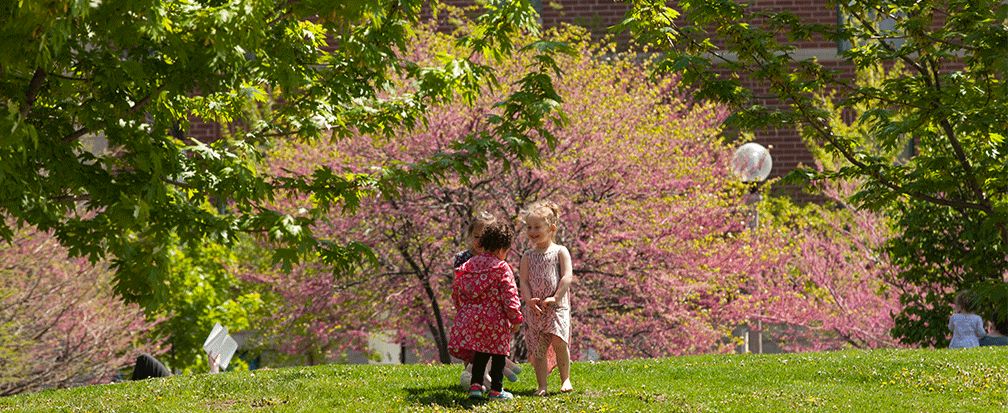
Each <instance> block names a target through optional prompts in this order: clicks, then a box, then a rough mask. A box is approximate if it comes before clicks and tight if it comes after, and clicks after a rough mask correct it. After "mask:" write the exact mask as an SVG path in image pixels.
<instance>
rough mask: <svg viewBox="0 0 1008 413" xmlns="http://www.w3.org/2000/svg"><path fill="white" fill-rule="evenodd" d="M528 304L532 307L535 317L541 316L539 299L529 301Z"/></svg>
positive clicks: (540, 300) (541, 310)
mask: <svg viewBox="0 0 1008 413" xmlns="http://www.w3.org/2000/svg"><path fill="white" fill-rule="evenodd" d="M529 304H530V305H531V306H532V311H535V313H536V314H537V315H542V313H543V309H542V299H541V298H532V299H530V300H529Z"/></svg>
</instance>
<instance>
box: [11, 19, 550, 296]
mask: <svg viewBox="0 0 1008 413" xmlns="http://www.w3.org/2000/svg"><path fill="white" fill-rule="evenodd" d="M425 5H428V6H431V7H432V8H433V9H435V10H437V9H439V2H436V1H435V2H424V1H419V0H385V1H340V2H328V1H297V0H295V1H288V0H248V1H218V0H205V1H204V0H194V1H163V0H127V1H104V2H101V1H68V2H37V1H27V2H5V3H3V5H0V131H2V132H0V213H2V214H4V215H7V216H9V217H11V218H13V219H14V222H16V223H17V224H15V225H14V226H17V225H22V224H25V223H27V224H30V225H34V226H36V227H38V228H39V229H40V230H43V231H53V232H54V234H55V236H56V237H57V238H58V239H59V241H60V242H61V243H62V244H63V245H65V246H66V247H67V248H68V250H69V251H70V253H71V254H72V255H73V256H86V257H88V258H90V259H91V260H98V259H101V258H103V257H109V258H111V260H112V262H113V264H114V267H115V269H116V279H115V288H116V292H117V293H118V294H120V295H121V296H123V297H124V298H125V299H126V300H128V301H130V302H137V303H140V304H141V305H142V306H144V308H148V309H149V308H158V307H159V306H160V305H161V304H162V303H165V302H167V301H169V300H170V298H169V293H175V292H177V290H172V289H173V288H181V285H176V284H173V282H169V281H167V280H168V278H169V277H170V275H169V269H170V262H171V259H172V255H171V254H172V253H173V251H175V249H174V248H173V246H174V245H176V244H178V245H182V246H187V245H198V244H202V243H206V242H211V243H219V244H222V245H228V244H230V243H231V242H233V240H235V239H236V238H239V235H241V234H250V235H252V236H254V237H257V238H260V239H262V240H264V241H266V242H268V243H269V245H270V246H271V247H273V258H274V259H275V260H276V261H277V262H280V263H283V264H291V263H293V262H296V261H298V260H300V259H303V258H305V257H320V259H321V260H322V261H323V262H325V263H327V265H331V266H332V267H333V268H335V269H336V271H337V273H340V272H343V271H347V270H348V269H349V268H351V267H353V265H354V263H355V262H358V260H359V259H360V258H361V257H366V256H368V255H369V251H368V249H367V248H366V247H364V246H363V245H362V244H360V243H357V242H353V241H350V242H343V243H333V242H329V241H327V240H325V239H319V238H318V237H316V236H315V234H314V233H313V232H312V227H311V223H312V222H313V221H314V219H315V217H317V216H321V215H325V214H327V213H329V212H330V211H331V210H332V211H352V210H353V209H354V208H355V207H356V206H357V205H358V202H359V200H360V199H361V198H362V197H366V196H369V195H374V194H381V195H383V196H395V195H396V194H398V193H400V192H401V191H403V190H415V189H417V188H420V187H422V186H423V185H425V184H428V183H430V182H432V181H436V180H438V179H440V178H442V177H443V176H445V174H446V173H448V172H449V171H451V172H459V173H462V174H468V173H470V172H472V171H479V170H482V169H485V166H486V164H487V161H488V159H496V158H502V157H504V156H505V155H514V156H516V157H517V158H518V159H519V160H531V159H535V158H536V156H537V153H538V147H539V146H540V145H542V144H543V143H545V144H550V145H552V144H553V141H554V138H553V136H552V135H551V133H550V131H549V130H548V129H546V128H545V127H544V125H546V124H547V123H549V122H556V123H561V122H562V120H563V119H562V118H561V117H560V115H559V114H558V113H557V112H556V111H555V109H556V107H557V106H558V105H559V101H560V98H559V97H558V96H557V95H556V94H555V93H554V90H553V86H552V79H551V76H553V75H554V68H555V63H554V62H553V59H552V57H551V56H552V54H553V53H554V52H555V51H557V50H560V49H563V46H562V45H557V44H553V43H548V42H534V43H532V44H531V45H528V46H526V47H525V50H526V51H527V52H528V53H533V54H535V56H536V58H535V59H534V60H533V64H532V65H531V66H529V67H527V68H526V69H527V71H526V72H525V74H524V75H523V76H521V77H520V78H519V80H518V81H517V82H516V83H515V84H514V85H507V86H508V87H509V88H510V89H509V90H511V93H509V94H507V95H506V96H505V97H504V98H503V99H501V100H500V101H499V102H498V104H497V106H496V108H497V110H496V111H495V112H494V113H493V114H492V115H490V116H489V117H488V118H487V119H486V121H487V122H488V123H490V124H491V125H492V127H491V128H487V129H486V130H483V131H481V132H480V133H477V134H470V135H467V136H465V137H463V138H462V139H460V140H458V141H456V142H452V143H451V144H450V145H446V146H445V147H444V148H443V150H442V151H439V152H437V153H435V154H433V155H432V156H430V157H428V158H424V159H420V160H417V161H414V162H409V163H405V162H400V163H394V164H391V165H384V166H382V167H380V168H379V167H376V168H373V169H369V170H366V171H364V172H359V173H344V172H342V171H334V170H332V169H329V168H326V167H318V168H315V169H312V170H308V171H303V173H285V174H283V176H275V175H267V174H263V173H261V171H262V170H263V168H260V167H259V166H261V165H260V164H261V163H262V162H263V158H262V153H263V151H264V150H265V148H268V147H270V146H271V145H274V144H276V143H277V142H279V141H285V140H302V141H306V142H312V141H316V140H339V139H341V138H343V137H346V136H350V135H353V134H356V133H368V134H373V135H375V136H378V137H379V138H382V139H391V140H394V139H395V136H394V134H395V133H397V131H401V130H402V129H403V128H407V129H408V128H411V127H413V126H416V125H420V124H423V123H424V121H425V114H426V113H427V112H428V110H429V109H430V108H432V107H436V106H439V105H442V104H445V103H448V102H451V101H454V100H457V99H463V100H466V101H472V100H473V99H474V97H475V96H476V95H478V94H479V93H481V91H482V90H483V88H484V87H498V86H499V85H497V84H496V80H495V76H494V73H493V71H492V69H491V66H489V65H488V64H489V63H490V62H494V61H499V60H502V59H505V58H507V56H509V55H511V54H512V53H515V52H517V51H518V50H517V49H516V46H515V45H514V44H513V43H512V42H511V40H510V39H511V38H512V36H515V35H517V34H518V33H521V32H533V33H535V32H536V31H537V27H538V25H537V15H536V13H535V11H534V8H533V6H532V5H531V4H530V3H529V2H528V1H494V2H489V3H488V4H485V5H484V7H483V8H482V9H481V10H482V13H483V14H482V15H481V16H479V17H478V20H477V25H476V26H475V27H474V29H473V30H471V31H469V32H466V33H459V34H458V36H457V42H459V44H460V45H461V46H462V48H463V49H464V50H465V53H462V54H459V55H447V54H445V55H441V56H439V58H438V59H437V60H436V61H435V62H434V63H433V64H424V63H421V62H419V61H417V60H416V59H414V58H413V57H412V55H411V54H410V53H408V50H409V48H408V45H409V44H410V43H411V42H412V41H413V39H414V37H415V35H414V28H415V26H417V25H418V24H419V19H420V16H422V15H423V14H422V13H421V9H422V7H424V6H425ZM194 121H205V122H211V123H215V124H218V125H221V128H222V129H223V130H225V131H226V133H225V134H224V136H222V137H220V138H219V139H216V140H213V141H212V142H205V141H199V140H197V139H194V138H193V137H192V136H191V135H192V133H191V127H192V126H193V125H194ZM96 142H98V143H101V142H104V143H105V144H104V145H98V144H96ZM98 146H104V147H105V148H104V149H103V150H96V149H95V147H98ZM281 191H283V192H288V193H289V192H293V193H301V194H305V195H308V196H310V197H311V199H312V201H313V204H312V206H311V208H310V209H309V210H308V211H307V213H305V214H301V215H298V216H297V217H294V216H291V215H287V214H284V213H282V212H279V211H276V210H274V209H272V208H271V207H270V206H269V205H270V201H271V200H272V199H273V198H274V196H275V194H276V193H278V192H281ZM3 222H4V223H3V224H0V236H3V237H4V238H5V239H7V240H8V241H9V240H10V239H11V236H12V234H13V230H14V228H13V227H12V226H11V225H9V224H7V223H6V222H8V221H3Z"/></svg>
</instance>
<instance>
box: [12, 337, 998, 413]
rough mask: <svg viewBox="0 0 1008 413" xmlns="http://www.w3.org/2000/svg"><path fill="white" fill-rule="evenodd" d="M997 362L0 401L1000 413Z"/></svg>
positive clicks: (965, 355)
mask: <svg viewBox="0 0 1008 413" xmlns="http://www.w3.org/2000/svg"><path fill="white" fill-rule="evenodd" d="M1006 360H1008V348H980V349H972V350H882V351H842V352H832V353H806V354H781V355H709V356H691V357H677V358H671V359H660V360H630V361H619V362H598V363H575V364H574V366H573V368H572V374H571V377H572V381H573V383H574V386H575V392H574V393H571V394H556V393H552V394H550V395H549V396H547V397H545V398H541V397H534V396H531V393H532V391H533V390H534V389H535V377H534V375H533V373H532V369H531V366H529V365H524V366H523V367H524V371H522V373H521V375H520V376H519V380H518V382H516V383H509V382H507V381H505V387H506V388H508V389H510V390H511V391H513V392H514V393H515V394H516V396H517V398H516V399H515V400H513V401H509V402H485V401H475V402H472V401H470V400H468V399H467V397H466V394H465V392H464V391H463V389H462V388H461V387H460V385H459V373H460V372H461V366H460V365H452V366H442V365H403V366H399V365H396V366H377V365H371V366H369V365H328V366H318V367H304V368H287V369H277V370H257V371H254V372H244V373H226V374H221V375H197V376H179V377H171V378H167V379H153V380H146V381H141V382H127V383H117V384H107V385H97V386H88V387H80V388H74V389H65V390H58V391H45V392H40V393H34V394H24V395H19V396H14V397H6V398H0V411H82V412H105V411H116V412H133V411H151V412H155V411H158V412H160V411H185V412H192V411H338V412H343V411H359V412H386V411H420V412H438V411H462V410H469V409H471V410H474V411H494V412H496V411H535V412H540V411H545V410H549V411H561V412H567V411H570V412H582V411H584V412H592V413H601V412H610V411H642V412H652V411H654V412H724V411H742V412H758V411H764V412H782V411H823V412H835V411H855V412H863V411H870V412H897V411H903V412H925V411H928V412H955V411H963V412H965V411H974V412H981V411H1005V410H1006V409H1008V363H1006ZM558 386H559V383H558V382H557V378H556V375H553V376H552V377H551V380H550V387H551V389H552V390H555V389H557V388H558Z"/></svg>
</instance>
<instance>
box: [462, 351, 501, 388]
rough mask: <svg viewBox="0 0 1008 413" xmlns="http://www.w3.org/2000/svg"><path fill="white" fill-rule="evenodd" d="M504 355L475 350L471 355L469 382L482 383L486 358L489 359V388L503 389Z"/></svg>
mask: <svg viewBox="0 0 1008 413" xmlns="http://www.w3.org/2000/svg"><path fill="white" fill-rule="evenodd" d="M504 357H505V356H504V355H503V354H487V353H480V352H478V351H477V352H476V354H475V355H474V356H473V371H472V380H471V381H470V382H469V383H470V384H483V374H484V373H485V372H486V365H487V360H489V361H490V389H491V390H493V391H502V390H504Z"/></svg>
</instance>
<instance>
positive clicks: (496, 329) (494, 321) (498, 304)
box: [448, 254, 523, 363]
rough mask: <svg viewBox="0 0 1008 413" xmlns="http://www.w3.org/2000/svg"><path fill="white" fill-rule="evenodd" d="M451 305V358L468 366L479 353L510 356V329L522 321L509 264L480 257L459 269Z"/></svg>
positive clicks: (485, 256)
mask: <svg viewBox="0 0 1008 413" xmlns="http://www.w3.org/2000/svg"><path fill="white" fill-rule="evenodd" d="M452 303H454V304H455V311H456V314H455V322H454V324H453V325H452V327H451V332H450V333H449V336H448V352H449V353H450V354H451V355H452V356H455V357H458V358H459V359H461V360H463V361H465V362H467V363H468V362H471V361H472V358H473V354H474V353H475V352H477V351H478V352H481V353H487V354H499V355H505V356H506V355H508V354H510V353H511V337H512V333H511V326H512V325H514V324H521V323H522V321H523V320H522V313H521V301H520V300H519V299H518V287H517V285H516V284H515V278H514V272H512V271H511V266H510V265H508V263H507V262H505V261H502V260H500V259H499V258H497V257H494V256H492V255H490V254H481V255H478V256H475V257H473V258H470V259H469V260H468V261H466V262H465V263H464V264H462V265H461V266H459V267H458V268H456V269H455V282H453V283H452Z"/></svg>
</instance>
